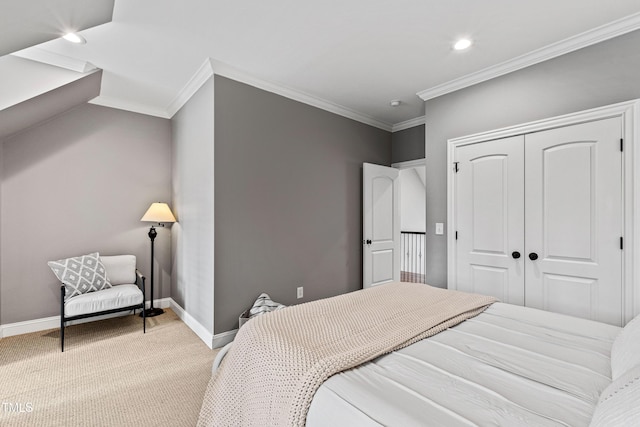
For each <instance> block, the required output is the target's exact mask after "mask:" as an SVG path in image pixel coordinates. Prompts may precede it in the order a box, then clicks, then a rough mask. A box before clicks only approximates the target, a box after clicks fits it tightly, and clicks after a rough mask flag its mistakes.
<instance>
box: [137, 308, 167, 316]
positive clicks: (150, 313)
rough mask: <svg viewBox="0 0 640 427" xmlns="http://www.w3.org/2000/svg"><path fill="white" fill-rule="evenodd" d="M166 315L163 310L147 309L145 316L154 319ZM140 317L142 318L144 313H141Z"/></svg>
mask: <svg viewBox="0 0 640 427" xmlns="http://www.w3.org/2000/svg"><path fill="white" fill-rule="evenodd" d="M162 313H164V310H163V309H161V308H157V307H154V308H147V310H146V311H145V315H146V316H147V317H154V316H158V315H160V314H162ZM140 317H142V313H140Z"/></svg>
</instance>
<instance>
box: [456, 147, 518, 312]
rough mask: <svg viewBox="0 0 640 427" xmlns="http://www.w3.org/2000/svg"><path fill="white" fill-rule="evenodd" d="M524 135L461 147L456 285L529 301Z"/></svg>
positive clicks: (458, 157)
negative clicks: (525, 228)
mask: <svg viewBox="0 0 640 427" xmlns="http://www.w3.org/2000/svg"><path fill="white" fill-rule="evenodd" d="M523 145H524V137H523V136H516V137H512V138H505V139H499V140H495V141H489V142H483V143H480V144H471V145H464V146H461V147H457V148H456V150H455V159H456V161H457V162H458V164H457V169H458V172H457V173H456V174H455V185H456V189H455V193H456V199H455V212H456V214H455V228H456V232H457V240H455V244H456V277H455V280H456V283H455V288H456V289H458V290H461V291H465V292H474V293H479V294H484V295H493V296H495V297H496V298H499V299H500V300H501V301H503V302H508V303H511V304H519V305H523V304H524V272H523V268H524V260H523V256H524V194H523V188H524V159H523V153H524V146H523Z"/></svg>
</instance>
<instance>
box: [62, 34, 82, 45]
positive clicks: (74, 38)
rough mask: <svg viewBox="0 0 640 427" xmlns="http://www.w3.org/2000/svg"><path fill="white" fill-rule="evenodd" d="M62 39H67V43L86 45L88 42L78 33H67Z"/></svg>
mask: <svg viewBox="0 0 640 427" xmlns="http://www.w3.org/2000/svg"><path fill="white" fill-rule="evenodd" d="M62 38H63V39H65V40H66V41H69V42H71V43H75V44H85V43H86V42H87V39H85V38H84V37H82V36H81V35H80V34H78V33H67V34H65V35H64V36H62Z"/></svg>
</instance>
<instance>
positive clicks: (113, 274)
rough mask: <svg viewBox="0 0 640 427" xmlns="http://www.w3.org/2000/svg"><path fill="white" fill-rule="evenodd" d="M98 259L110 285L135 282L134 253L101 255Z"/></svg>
mask: <svg viewBox="0 0 640 427" xmlns="http://www.w3.org/2000/svg"><path fill="white" fill-rule="evenodd" d="M100 260H101V261H102V264H103V265H104V269H105V270H106V271H107V277H108V278H109V282H111V284H112V285H126V284H131V283H136V256H135V255H113V256H101V257H100Z"/></svg>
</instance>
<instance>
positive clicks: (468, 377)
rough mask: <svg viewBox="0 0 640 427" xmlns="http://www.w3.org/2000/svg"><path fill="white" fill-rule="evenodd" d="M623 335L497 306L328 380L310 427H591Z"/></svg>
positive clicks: (555, 316) (319, 393) (317, 396)
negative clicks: (615, 346) (613, 353)
mask: <svg viewBox="0 0 640 427" xmlns="http://www.w3.org/2000/svg"><path fill="white" fill-rule="evenodd" d="M619 331H620V328H618V327H615V326H610V325H606V324H602V323H597V322H591V321H588V320H582V319H576V318H573V317H568V316H563V315H560V314H554V313H548V312H544V311H540V310H535V309H530V308H525V307H518V306H513V305H508V304H501V303H495V304H493V305H492V306H491V307H489V308H488V309H487V310H486V311H485V312H484V313H482V314H480V315H479V316H477V317H475V318H473V319H470V320H467V321H465V322H463V323H462V324H460V325H458V326H456V327H454V328H451V329H449V330H447V331H445V332H441V333H440V334H438V335H436V336H433V337H431V338H428V339H424V340H422V341H420V342H417V343H415V344H412V345H411V346H409V347H407V348H405V349H402V350H399V351H395V352H393V353H391V354H388V355H385V356H382V357H379V358H377V359H374V360H373V361H372V362H369V363H366V364H364V365H361V366H359V367H357V368H355V369H351V370H348V371H345V372H342V373H340V374H337V375H335V376H333V377H331V378H329V379H328V380H327V381H326V382H325V383H324V384H323V385H322V386H321V387H320V388H319V389H318V391H317V393H316V394H315V396H314V398H313V402H312V404H311V408H310V410H309V413H308V415H307V426H308V427H320V426H350V427H357V426H402V427H409V426H447V427H450V426H471V425H478V426H488V425H492V426H524V425H526V426H563V425H564V426H572V427H574V426H576V427H577V426H587V425H589V422H590V419H591V415H592V413H593V410H594V408H595V405H596V403H597V401H598V396H599V395H600V393H601V392H602V390H603V389H604V388H605V387H606V386H607V385H608V384H609V383H610V382H611V368H610V351H611V345H612V343H613V340H614V338H615V336H616V335H617V333H618V332H619Z"/></svg>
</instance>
